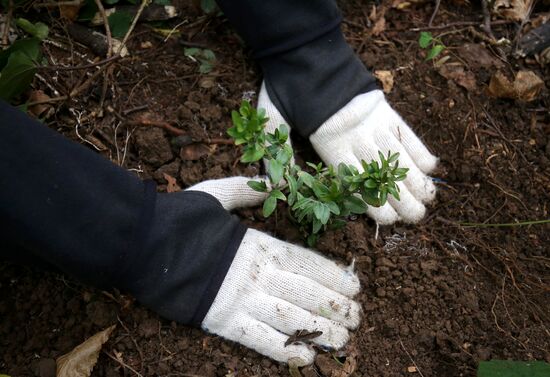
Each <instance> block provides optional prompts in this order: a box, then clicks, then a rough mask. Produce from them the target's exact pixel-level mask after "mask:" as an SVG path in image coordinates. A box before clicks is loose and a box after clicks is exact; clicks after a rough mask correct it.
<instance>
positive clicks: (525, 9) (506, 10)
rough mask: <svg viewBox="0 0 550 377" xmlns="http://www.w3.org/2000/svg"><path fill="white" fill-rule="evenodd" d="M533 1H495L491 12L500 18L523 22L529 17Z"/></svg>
mask: <svg viewBox="0 0 550 377" xmlns="http://www.w3.org/2000/svg"><path fill="white" fill-rule="evenodd" d="M532 3H533V0H496V1H495V2H494V3H493V12H494V13H495V14H496V15H497V16H500V17H502V18H506V19H508V20H515V21H523V20H524V19H526V18H527V17H528V16H529V13H530V12H529V10H530V8H531V5H532Z"/></svg>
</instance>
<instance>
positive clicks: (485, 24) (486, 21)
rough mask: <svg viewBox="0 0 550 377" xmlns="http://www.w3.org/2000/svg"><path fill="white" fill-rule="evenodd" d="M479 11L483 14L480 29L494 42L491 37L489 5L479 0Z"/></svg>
mask: <svg viewBox="0 0 550 377" xmlns="http://www.w3.org/2000/svg"><path fill="white" fill-rule="evenodd" d="M481 10H482V12H483V24H482V28H483V30H484V31H485V33H487V35H488V36H489V37H490V38H491V39H493V40H496V38H495V36H494V35H493V31H492V30H491V13H489V5H488V4H487V0H481Z"/></svg>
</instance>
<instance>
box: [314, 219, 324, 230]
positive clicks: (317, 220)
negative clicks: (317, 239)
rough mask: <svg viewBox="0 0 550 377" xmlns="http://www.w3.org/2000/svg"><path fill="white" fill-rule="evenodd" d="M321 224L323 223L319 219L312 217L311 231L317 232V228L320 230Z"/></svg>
mask: <svg viewBox="0 0 550 377" xmlns="http://www.w3.org/2000/svg"><path fill="white" fill-rule="evenodd" d="M322 226H323V224H322V223H321V221H320V220H319V219H313V227H312V231H313V233H318V232H319V230H321V227H322Z"/></svg>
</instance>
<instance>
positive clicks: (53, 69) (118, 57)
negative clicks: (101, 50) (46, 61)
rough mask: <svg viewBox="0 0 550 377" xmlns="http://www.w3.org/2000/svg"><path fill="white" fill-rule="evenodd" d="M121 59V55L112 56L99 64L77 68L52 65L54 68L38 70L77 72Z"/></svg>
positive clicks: (44, 67) (46, 67)
mask: <svg viewBox="0 0 550 377" xmlns="http://www.w3.org/2000/svg"><path fill="white" fill-rule="evenodd" d="M120 58H121V56H120V55H113V56H111V57H109V58H107V59H103V60H100V61H98V62H97V63H92V64H85V65H77V66H72V67H70V66H69V67H64V66H59V65H52V66H43V67H38V69H39V70H47V71H77V70H79V69H89V68H94V67H99V66H101V65H104V64H107V63H110V62H112V61H115V60H118V59H120Z"/></svg>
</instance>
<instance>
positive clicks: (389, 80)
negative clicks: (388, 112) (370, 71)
mask: <svg viewBox="0 0 550 377" xmlns="http://www.w3.org/2000/svg"><path fill="white" fill-rule="evenodd" d="M374 77H376V78H377V79H378V80H380V82H381V83H382V89H383V90H384V93H389V92H391V90H392V89H393V73H392V71H383V70H381V71H374Z"/></svg>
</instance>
